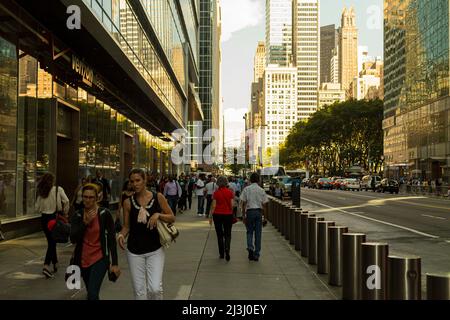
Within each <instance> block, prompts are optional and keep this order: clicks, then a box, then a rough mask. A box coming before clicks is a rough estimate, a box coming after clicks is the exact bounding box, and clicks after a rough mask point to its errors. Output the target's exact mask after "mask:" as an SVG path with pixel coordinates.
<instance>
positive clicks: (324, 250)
mask: <svg viewBox="0 0 450 320" xmlns="http://www.w3.org/2000/svg"><path fill="white" fill-rule="evenodd" d="M268 220H269V221H270V222H271V223H272V224H273V225H274V227H275V228H277V229H278V230H279V231H280V232H281V235H282V236H284V238H285V239H286V240H288V241H289V243H290V244H292V245H293V246H294V247H295V250H297V251H300V252H301V256H302V257H306V258H308V263H309V264H311V265H317V273H319V274H328V282H329V284H330V285H333V286H342V299H345V300H361V299H362V300H386V299H390V300H420V299H421V298H422V296H421V295H422V290H421V258H420V257H417V256H393V255H391V256H390V255H389V245H388V244H387V243H374V242H367V239H366V235H365V234H363V233H350V232H349V230H348V228H347V227H345V226H336V225H335V222H334V221H325V219H324V218H323V217H318V216H316V215H315V214H312V213H309V212H308V211H303V210H302V209H299V208H298V207H296V206H293V205H291V204H288V203H285V202H283V201H280V200H278V199H276V198H271V201H270V203H269V212H268ZM426 276H427V299H429V300H450V273H448V274H427V275H426Z"/></svg>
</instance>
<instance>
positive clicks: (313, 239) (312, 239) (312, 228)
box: [308, 217, 325, 264]
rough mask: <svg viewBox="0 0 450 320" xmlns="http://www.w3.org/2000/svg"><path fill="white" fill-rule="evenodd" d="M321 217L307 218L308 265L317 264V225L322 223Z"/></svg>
mask: <svg viewBox="0 0 450 320" xmlns="http://www.w3.org/2000/svg"><path fill="white" fill-rule="evenodd" d="M324 220H325V218H323V217H309V218H308V263H309V264H317V223H318V222H319V221H324Z"/></svg>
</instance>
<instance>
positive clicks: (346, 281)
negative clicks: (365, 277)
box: [342, 233, 366, 300]
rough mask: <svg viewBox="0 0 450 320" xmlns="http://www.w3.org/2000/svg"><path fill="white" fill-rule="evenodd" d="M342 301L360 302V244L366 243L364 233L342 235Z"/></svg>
mask: <svg viewBox="0 0 450 320" xmlns="http://www.w3.org/2000/svg"><path fill="white" fill-rule="evenodd" d="M342 241H343V246H344V247H343V249H344V255H343V257H344V261H343V274H342V299H344V300H361V277H362V275H361V244H362V243H364V242H366V235H365V234H364V233H344V234H343V240H342Z"/></svg>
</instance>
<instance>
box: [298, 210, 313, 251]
mask: <svg viewBox="0 0 450 320" xmlns="http://www.w3.org/2000/svg"><path fill="white" fill-rule="evenodd" d="M314 216H315V215H314V214H310V213H305V212H303V213H302V214H301V215H300V234H301V240H302V241H301V247H300V248H301V251H302V253H301V254H302V257H307V256H308V218H309V217H314Z"/></svg>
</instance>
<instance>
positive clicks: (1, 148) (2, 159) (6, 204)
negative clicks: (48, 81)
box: [0, 37, 18, 217]
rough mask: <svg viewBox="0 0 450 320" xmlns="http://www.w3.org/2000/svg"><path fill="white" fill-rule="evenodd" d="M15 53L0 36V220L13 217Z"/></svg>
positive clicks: (15, 106) (14, 191)
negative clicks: (0, 218)
mask: <svg viewBox="0 0 450 320" xmlns="http://www.w3.org/2000/svg"><path fill="white" fill-rule="evenodd" d="M17 82H18V74H17V52H16V46H14V45H13V44H12V43H10V42H8V41H6V40H4V39H3V38H1V37H0V217H5V216H6V217H15V215H16V150H17V148H16V141H17V139H16V138H17V135H16V130H17Z"/></svg>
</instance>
